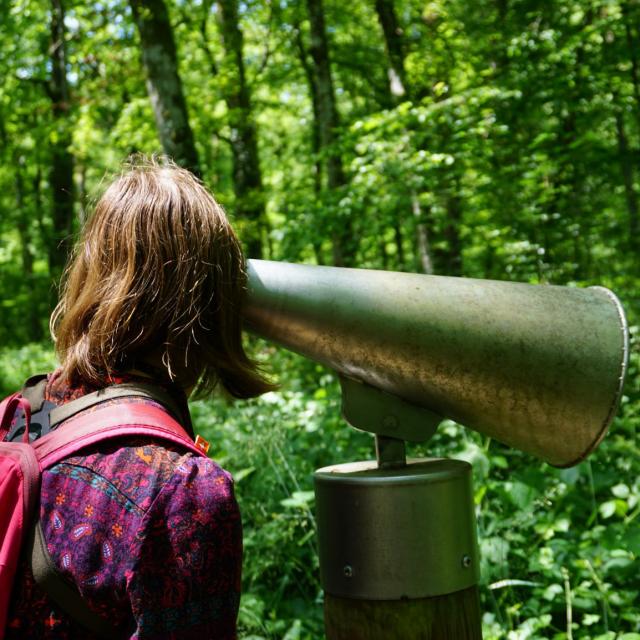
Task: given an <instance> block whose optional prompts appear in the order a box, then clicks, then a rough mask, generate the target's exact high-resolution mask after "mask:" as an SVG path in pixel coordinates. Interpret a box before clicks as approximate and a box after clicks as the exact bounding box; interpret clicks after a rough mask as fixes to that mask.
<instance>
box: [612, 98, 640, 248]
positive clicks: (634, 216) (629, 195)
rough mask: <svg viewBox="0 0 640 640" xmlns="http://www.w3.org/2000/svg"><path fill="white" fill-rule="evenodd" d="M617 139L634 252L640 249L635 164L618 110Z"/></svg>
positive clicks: (631, 243) (631, 244)
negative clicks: (634, 178)
mask: <svg viewBox="0 0 640 640" xmlns="http://www.w3.org/2000/svg"><path fill="white" fill-rule="evenodd" d="M615 117H616V137H617V139H618V152H619V157H620V169H621V171H622V179H623V182H624V193H625V197H626V200H627V211H628V215H629V245H630V248H631V249H632V250H633V251H637V250H638V249H640V237H639V234H640V219H639V217H638V198H637V195H636V192H635V189H634V185H633V164H632V160H631V154H630V152H629V142H628V140H627V133H626V131H625V127H624V120H623V118H622V114H621V113H620V111H619V110H616V116H615Z"/></svg>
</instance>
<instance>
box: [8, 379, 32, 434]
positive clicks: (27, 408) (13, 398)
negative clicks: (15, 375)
mask: <svg viewBox="0 0 640 640" xmlns="http://www.w3.org/2000/svg"><path fill="white" fill-rule="evenodd" d="M18 407H20V408H21V409H22V411H24V417H25V425H26V428H25V430H24V437H23V441H24V442H29V422H30V420H31V405H30V404H29V401H28V400H27V399H26V398H23V397H22V394H21V393H20V392H19V391H18V392H17V393H14V394H13V395H10V396H9V397H7V398H5V399H4V400H3V401H2V402H0V441H2V440H4V439H5V437H6V435H7V433H9V430H10V429H11V421H12V420H13V416H14V414H15V412H16V410H17V409H18Z"/></svg>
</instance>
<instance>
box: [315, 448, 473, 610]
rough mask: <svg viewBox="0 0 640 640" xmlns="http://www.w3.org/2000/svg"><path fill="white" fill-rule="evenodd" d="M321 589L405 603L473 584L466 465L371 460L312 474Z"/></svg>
mask: <svg viewBox="0 0 640 640" xmlns="http://www.w3.org/2000/svg"><path fill="white" fill-rule="evenodd" d="M314 480H315V491H316V515H317V523H318V542H319V554H320V579H321V582H322V587H323V589H324V590H325V591H326V592H327V593H330V594H332V595H334V596H341V597H345V598H357V599H363V600H402V599H414V598H425V597H432V596H440V595H444V594H447V593H454V592H456V591H460V590H462V589H466V588H468V587H471V586H472V585H474V584H476V583H477V582H478V577H479V570H478V553H477V543H476V526H475V516H474V510H473V491H472V487H471V466H470V465H469V464H468V463H466V462H462V461H459V460H444V459H428V460H419V461H411V462H409V463H408V464H407V465H406V466H404V467H397V468H384V469H380V468H377V463H376V462H375V461H370V462H354V463H348V464H341V465H336V466H333V467H325V468H324V469H319V470H318V471H316V472H315V475H314Z"/></svg>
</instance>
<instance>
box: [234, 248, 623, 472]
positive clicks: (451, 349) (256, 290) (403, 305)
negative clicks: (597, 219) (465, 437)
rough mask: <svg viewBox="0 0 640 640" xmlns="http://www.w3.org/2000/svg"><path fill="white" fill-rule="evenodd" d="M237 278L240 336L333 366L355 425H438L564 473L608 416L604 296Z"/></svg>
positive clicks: (619, 381)
mask: <svg viewBox="0 0 640 640" xmlns="http://www.w3.org/2000/svg"><path fill="white" fill-rule="evenodd" d="M248 275H249V283H248V295H247V300H246V307H245V311H244V314H245V323H246V328H247V329H249V330H250V331H251V332H253V333H255V334H257V335H259V336H262V337H264V338H267V339H269V340H272V341H274V342H276V343H278V344H280V345H282V346H284V347H286V348H288V349H291V350H293V351H296V352H298V353H300V354H302V355H304V356H307V357H309V358H311V359H313V360H316V361H318V362H321V363H323V364H325V365H327V366H329V367H331V368H332V369H334V370H336V371H337V372H338V373H339V374H340V376H341V382H342V387H343V411H344V414H345V417H346V419H347V421H348V422H350V423H351V424H352V425H353V426H356V427H358V428H362V429H366V430H368V431H372V432H374V433H376V434H378V435H381V436H388V437H391V438H397V439H399V440H409V441H423V440H427V439H428V438H429V437H430V436H431V435H432V433H433V431H434V430H435V428H436V427H437V425H438V423H439V422H441V421H442V420H443V419H445V418H450V419H452V420H455V421H456V422H459V423H461V424H463V425H465V426H466V427H469V428H471V429H474V430H476V431H479V432H481V433H484V434H486V435H489V436H491V437H492V438H495V439H496V440H499V441H500V442H503V443H505V444H507V445H510V446H512V447H515V448H517V449H520V450H522V451H525V452H527V453H530V454H533V455H534V456H537V457H538V458H541V459H543V460H545V461H547V462H549V463H550V464H552V465H555V466H559V467H567V466H571V465H574V464H577V463H578V462H580V461H581V460H583V459H584V458H585V457H586V456H587V455H588V454H589V453H590V452H591V451H592V450H593V449H594V448H595V447H596V446H597V445H598V443H599V442H600V440H601V439H602V438H603V437H604V435H605V433H606V431H607V428H608V426H609V424H610V423H611V421H612V419H613V416H614V415H615V412H616V409H617V405H618V402H619V399H620V396H621V392H622V385H623V382H624V378H625V373H626V367H627V358H628V350H629V344H628V330H627V324H626V320H625V316H624V312H623V310H622V307H621V305H620V302H619V301H618V299H617V298H616V296H615V295H614V294H613V293H612V292H611V291H609V290H607V289H604V288H602V287H591V288H586V289H578V288H571V287H560V286H551V285H529V284H520V283H512V282H498V281H492V280H479V279H478V280H477V279H468V278H451V277H443V276H427V275H420V274H410V273H392V272H385V271H373V270H365V269H345V268H337V267H321V266H311V265H300V264H287V263H281V262H270V261H263V260H250V261H249V263H248Z"/></svg>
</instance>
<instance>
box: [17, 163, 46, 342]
mask: <svg viewBox="0 0 640 640" xmlns="http://www.w3.org/2000/svg"><path fill="white" fill-rule="evenodd" d="M21 165H22V162H21V159H20V158H16V163H15V171H16V173H15V188H16V209H17V214H18V217H17V220H16V229H17V231H18V234H19V235H20V245H21V249H22V275H23V278H24V283H25V285H26V287H27V291H28V292H29V299H30V300H31V303H30V304H29V305H28V309H29V311H28V317H27V318H26V320H27V322H28V332H29V340H30V341H32V342H38V341H39V340H42V323H41V322H40V316H39V313H38V312H39V305H38V304H37V292H36V288H35V282H34V273H33V262H34V256H33V251H32V250H31V233H30V229H29V224H28V222H27V220H28V218H27V212H26V211H25V207H26V203H25V197H24V180H23V176H22V169H23V167H22V166H21Z"/></svg>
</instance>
